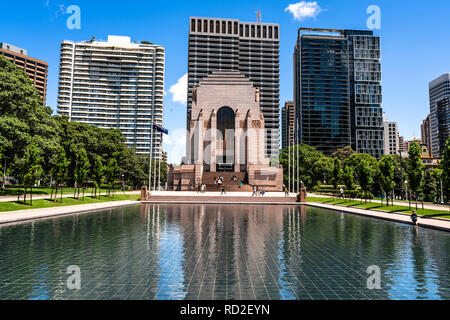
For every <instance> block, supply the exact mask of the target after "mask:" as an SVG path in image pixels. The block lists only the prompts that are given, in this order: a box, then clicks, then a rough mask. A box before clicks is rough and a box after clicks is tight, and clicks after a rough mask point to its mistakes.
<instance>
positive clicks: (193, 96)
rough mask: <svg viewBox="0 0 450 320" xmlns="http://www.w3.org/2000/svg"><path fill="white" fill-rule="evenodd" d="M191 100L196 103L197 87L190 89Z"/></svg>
mask: <svg viewBox="0 0 450 320" xmlns="http://www.w3.org/2000/svg"><path fill="white" fill-rule="evenodd" d="M192 101H194V102H195V103H197V87H194V88H193V89H192Z"/></svg>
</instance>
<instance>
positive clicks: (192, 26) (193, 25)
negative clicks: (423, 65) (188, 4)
mask: <svg viewBox="0 0 450 320" xmlns="http://www.w3.org/2000/svg"><path fill="white" fill-rule="evenodd" d="M191 31H192V32H195V19H192V21H191Z"/></svg>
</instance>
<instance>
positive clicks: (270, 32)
mask: <svg viewBox="0 0 450 320" xmlns="http://www.w3.org/2000/svg"><path fill="white" fill-rule="evenodd" d="M272 36H273V29H272V27H269V39H272Z"/></svg>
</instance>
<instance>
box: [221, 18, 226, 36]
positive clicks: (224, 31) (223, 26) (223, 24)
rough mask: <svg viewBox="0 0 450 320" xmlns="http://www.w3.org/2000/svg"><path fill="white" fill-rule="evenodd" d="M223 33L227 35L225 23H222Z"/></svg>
mask: <svg viewBox="0 0 450 320" xmlns="http://www.w3.org/2000/svg"><path fill="white" fill-rule="evenodd" d="M222 33H223V34H225V33H226V27H225V21H222Z"/></svg>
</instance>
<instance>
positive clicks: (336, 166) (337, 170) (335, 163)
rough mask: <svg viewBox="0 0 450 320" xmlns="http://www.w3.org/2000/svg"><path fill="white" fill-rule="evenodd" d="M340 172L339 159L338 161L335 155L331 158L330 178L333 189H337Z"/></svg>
mask: <svg viewBox="0 0 450 320" xmlns="http://www.w3.org/2000/svg"><path fill="white" fill-rule="evenodd" d="M341 174H342V169H341V161H339V159H338V158H337V157H335V158H334V160H333V178H332V179H331V181H332V183H333V188H334V190H337V187H338V185H339V183H340V181H341Z"/></svg>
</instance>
